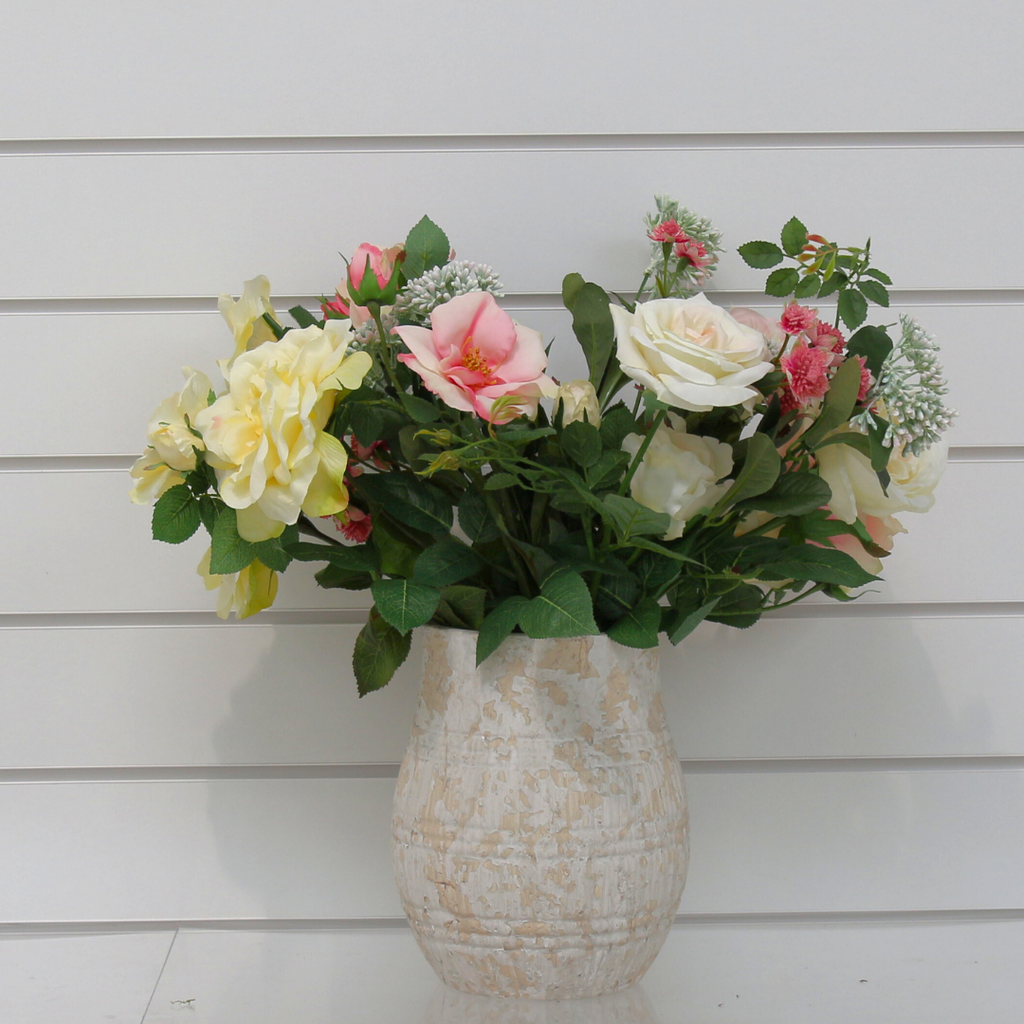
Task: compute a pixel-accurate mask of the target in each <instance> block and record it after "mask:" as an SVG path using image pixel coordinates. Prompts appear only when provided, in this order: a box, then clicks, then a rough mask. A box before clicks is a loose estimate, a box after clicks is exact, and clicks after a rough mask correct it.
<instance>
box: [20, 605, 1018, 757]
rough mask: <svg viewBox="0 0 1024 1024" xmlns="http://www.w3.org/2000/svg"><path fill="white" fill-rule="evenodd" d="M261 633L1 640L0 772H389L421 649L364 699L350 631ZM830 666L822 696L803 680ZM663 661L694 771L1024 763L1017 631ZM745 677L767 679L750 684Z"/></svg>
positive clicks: (796, 626)
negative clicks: (333, 768)
mask: <svg viewBox="0 0 1024 1024" xmlns="http://www.w3.org/2000/svg"><path fill="white" fill-rule="evenodd" d="M250 622H251V624H250V625H233V624H228V625H224V626H220V625H213V624H212V623H211V625H209V626H181V627H175V626H167V627H156V626H154V627H128V628H125V627H111V628H88V627H82V628H58V629H38V628H37V629H0V663H2V664H3V665H4V666H5V668H6V671H5V672H4V673H3V674H2V675H0V706H3V707H7V708H13V707H17V709H18V714H17V715H5V716H2V717H0V764H2V765H3V766H4V767H6V768H44V769H45V768H64V767H68V766H73V767H84V768H93V769H102V768H104V767H111V768H118V769H130V768H133V767H138V766H167V765H180V766H192V767H195V768H200V767H202V766H208V767H210V768H211V769H217V768H218V767H228V766H238V765H250V766H252V765H267V766H277V765H301V764H308V765H344V764H382V763H383V764H392V765H397V763H398V762H399V761H400V760H401V759H402V756H403V755H404V753H405V747H406V744H407V743H408V739H409V728H410V726H411V724H412V716H413V711H414V709H415V703H416V694H417V687H418V681H417V675H418V670H419V659H420V643H419V641H418V640H415V641H414V644H413V650H412V653H411V655H410V657H409V660H408V661H407V662H406V664H405V665H404V666H403V667H402V668H401V669H400V670H399V672H398V674H397V675H396V677H395V678H394V679H393V680H392V681H391V683H389V684H388V686H387V687H386V688H385V689H383V690H380V691H378V692H377V693H374V694H373V695H371V696H369V697H367V698H366V699H364V700H360V699H359V698H358V697H357V695H356V684H355V679H354V677H353V675H352V670H351V659H350V654H351V649H352V644H353V643H354V641H355V637H356V634H357V633H358V631H359V628H360V627H359V626H358V625H321V626H288V625H283V626H281V625H279V626H267V625H260V624H259V622H260V620H259V619H258V618H257V619H254V620H250ZM867 648H869V649H870V650H871V651H872V654H873V659H874V668H872V669H871V670H870V671H866V670H865V669H864V667H863V666H862V664H861V662H860V657H861V655H862V652H863V651H864V650H865V649H867ZM822 652H827V654H828V658H829V669H828V675H827V679H826V680H824V681H823V680H822V679H821V678H820V677H819V676H817V675H815V674H812V673H808V672H794V671H793V668H792V666H793V664H794V663H804V662H811V661H813V660H815V659H817V658H820V657H821V656H822ZM661 657H662V676H663V680H664V685H663V698H664V702H665V710H666V713H667V715H668V719H669V725H670V728H671V731H672V735H673V737H674V740H675V744H676V750H677V752H678V753H679V756H680V757H681V758H683V759H684V761H693V760H722V759H744V758H783V759H792V758H828V757H833V758H899V757H905V758H906V757H928V758H940V757H960V758H963V757H985V756H1021V755H1024V701H1022V700H1021V685H1020V668H1019V666H1020V664H1021V663H1024V622H1022V619H1021V617H1020V616H1013V615H1007V616H980V615H975V616H972V617H954V618H951V617H948V616H943V615H941V614H937V615H933V616H932V617H913V616H907V615H905V614H904V615H892V616H887V617H885V618H838V619H808V618H800V619H779V618H776V619H770V618H768V619H765V620H763V621H762V622H761V623H760V624H759V625H758V627H757V628H756V629H751V630H744V631H742V632H737V631H735V630H732V629H730V628H729V627H728V626H721V625H714V624H712V623H705V624H704V625H702V626H701V627H700V628H699V629H698V630H697V632H696V633H694V634H693V635H692V636H691V637H690V638H689V639H687V640H686V641H684V643H682V644H681V645H680V646H679V647H678V648H672V647H671V646H669V645H667V644H665V645H663V647H662V651H661ZM298 664H301V665H302V669H303V670H302V671H301V672H296V671H295V666H296V665H298ZM751 664H757V665H759V666H762V667H761V669H760V671H759V673H758V675H757V677H756V679H754V680H751V679H749V678H747V677H746V673H747V670H748V666H750V665H751ZM114 712H116V713H114ZM93 774H95V773H93ZM0 777H2V776H0Z"/></svg>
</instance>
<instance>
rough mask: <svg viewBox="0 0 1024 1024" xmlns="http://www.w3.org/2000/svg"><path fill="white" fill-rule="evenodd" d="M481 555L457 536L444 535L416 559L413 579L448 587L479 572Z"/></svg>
mask: <svg viewBox="0 0 1024 1024" xmlns="http://www.w3.org/2000/svg"><path fill="white" fill-rule="evenodd" d="M482 565H483V562H482V561H481V560H480V556H479V555H478V554H477V553H476V552H475V551H474V550H473V549H472V548H469V547H466V545H465V544H463V543H462V541H461V540H458V539H457V538H456V537H442V538H441V539H440V540H439V541H437V542H436V543H434V544H432V545H431V546H430V547H429V548H427V550H426V551H424V552H423V554H421V555H420V557H419V558H417V559H416V569H415V572H414V573H413V579H415V580H416V582H417V583H422V584H423V585H424V586H427V587H446V586H448V584H449V583H458V582H459V581H460V580H464V579H465V578H466V577H467V576H472V575H473V573H475V572H477V571H478V570H479V569H480V567H481V566H482Z"/></svg>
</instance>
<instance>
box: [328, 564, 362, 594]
mask: <svg viewBox="0 0 1024 1024" xmlns="http://www.w3.org/2000/svg"><path fill="white" fill-rule="evenodd" d="M313 579H315V580H316V581H317V583H318V584H319V585H320V586H321V587H323V588H324V589H325V590H336V589H342V590H368V589H369V587H370V584H371V583H372V582H373V577H372V576H371V575H370V574H369V573H368V572H352V571H351V570H349V569H339V568H338V566H336V565H325V566H324V567H323V568H322V569H321V570H320V571H319V572H318V573H316V575H315V576H314V577H313Z"/></svg>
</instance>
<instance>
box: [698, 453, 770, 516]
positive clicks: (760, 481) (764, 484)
mask: <svg viewBox="0 0 1024 1024" xmlns="http://www.w3.org/2000/svg"><path fill="white" fill-rule="evenodd" d="M781 468H782V459H781V457H780V456H779V453H778V451H777V450H776V448H775V445H774V444H773V443H772V440H771V438H769V437H768V436H767V435H765V434H751V435H750V437H749V438H748V439H747V457H746V458H745V459H744V460H743V468H742V469H741V470H740V471H739V473H738V474H737V476H736V481H735V483H733V485H732V487H730V488H729V490H728V491H726V492H725V494H724V496H723V497H722V498H721V499H720V500H719V502H718V504H717V505H716V506H715V507H714V509H713V510H712V513H711V514H712V515H717V514H718V513H719V512H720V511H721V510H722V509H725V508H728V507H729V506H730V505H733V504H735V503H736V502H740V501H743V500H745V499H746V498H753V497H756V496H757V495H758V494H764V492H765V491H767V490H769V489H770V488H771V487H772V486H773V485H774V484H775V481H776V480H777V479H778V476H779V470H780V469H781Z"/></svg>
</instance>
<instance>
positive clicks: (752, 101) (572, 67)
mask: <svg viewBox="0 0 1024 1024" xmlns="http://www.w3.org/2000/svg"><path fill="white" fill-rule="evenodd" d="M1020 32H1021V20H1020V8H1019V7H1018V6H1017V5H1015V4H1013V3H1012V2H1010V0H979V2H976V3H967V2H965V0H955V2H951V3H948V4H944V5H943V6H942V8H941V9H939V8H936V7H935V6H934V5H932V4H929V3H926V2H924V0H911V2H907V3H904V4H900V5H899V6H894V5H891V4H887V3H883V2H881V0H870V2H865V3H859V4H857V5H856V6H855V7H850V8H843V7H839V8H828V9H826V8H823V7H821V5H819V4H817V3H814V2H813V0H782V2H780V3H777V4H774V5H771V6H764V5H761V4H757V3H747V2H743V0H739V2H737V0H731V2H729V3H725V4H719V5H713V6H709V5H707V4H702V3H699V2H697V0H683V2H673V3H666V2H663V0H659V2H655V3H651V4H647V5H645V6H644V7H643V8H642V9H641V10H640V11H638V12H636V13H635V14H630V13H627V12H625V11H624V10H623V7H622V5H621V4H619V3H615V2H612V0H594V2H591V3H588V4H587V5H586V7H585V8H581V7H580V6H579V5H578V4H576V3H573V2H570V0H555V2H550V0H519V2H517V3H515V4H509V3H492V4H486V5H475V4H468V3H466V2H465V0H439V2H436V3H432V4H430V5H429V6H421V5H417V4H406V3H401V2H396V0H385V2H382V3H377V4H374V5H373V6H372V7H368V6H365V5H361V4H358V3H351V2H348V3H332V2H330V0H298V2H294V3H290V4H289V5H288V6H287V7H280V6H278V7H269V8H259V9H255V8H253V7H252V6H251V5H248V4H245V3H242V2H241V0H218V2H217V3H214V4H209V3H199V2H197V0H187V2H183V3H178V4H175V5H173V6H172V7H158V6H149V5H144V6H136V5H133V4H128V3H122V2H116V0H105V2H104V3H103V4H101V5H99V6H98V7H97V8H95V9H93V8H90V9H89V11H88V13H86V11H84V10H83V9H81V8H80V7H78V6H77V5H75V4H74V3H71V2H70V0H57V2H55V3H53V4H52V5H48V6H47V7H45V8H39V9H37V8H32V7H26V6H18V7H17V8H15V9H14V10H12V11H11V17H10V22H9V24H8V31H7V33H5V38H4V40H3V48H2V49H0V54H2V60H0V67H2V68H3V72H4V74H3V78H2V79H0V82H2V83H3V86H4V87H6V89H10V90H12V91H15V93H16V94H21V95H24V92H25V91H28V92H29V93H30V96H31V103H22V104H12V105H10V106H8V107H6V108H5V109H4V111H3V120H2V125H3V129H2V130H3V134H4V135H8V136H12V137H29V138H40V137H43V138H46V137H50V136H72V137H73V136H96V135H114V136H123V135H132V136H153V135H159V136H164V135H171V136H173V135H183V136H196V135H200V136H210V135H212V136H222V135H321V134H342V135H380V134H382V133H414V134H420V133H434V132H482V133H485V134H490V133H493V132H506V133H507V132H513V133H514V132H623V131H625V132H636V131H670V132H678V131H702V132H722V131H750V132H780V131H782V132H784V131H835V130H839V131H858V130H859V131H886V130H888V131H892V130H896V131H906V130H911V129H914V130H918V131H932V130H949V129H954V130H963V129H967V130H972V129H973V130H982V129H1019V128H1020V119H1019V115H1020V109H1019V106H1018V105H1017V104H1016V103H1015V99H1017V98H1019V96H1020V90H1021V85H1022V79H1021V72H1020V65H1019V63H1018V61H1017V57H1018V51H1017V48H1016V46H1015V40H1016V39H1017V38H1018V37H1019V34H1020ZM385 41H386V42H385ZM321 57H322V61H320V60H318V59H317V58H321ZM822 66H824V67H826V68H836V69H838V68H840V67H842V68H847V67H848V68H855V69H856V73H857V86H856V88H842V87H840V86H839V83H838V82H836V83H834V84H833V80H832V79H830V78H828V77H827V76H824V77H823V79H822V80H821V82H820V85H818V86H817V87H813V86H815V85H816V84H817V82H818V79H816V78H815V77H814V76H815V74H816V73H817V72H818V71H820V69H821V68H822ZM44 68H45V73H44ZM254 68H258V69H260V72H259V73H255V72H254ZM127 83H130V87H128V86H127Z"/></svg>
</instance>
